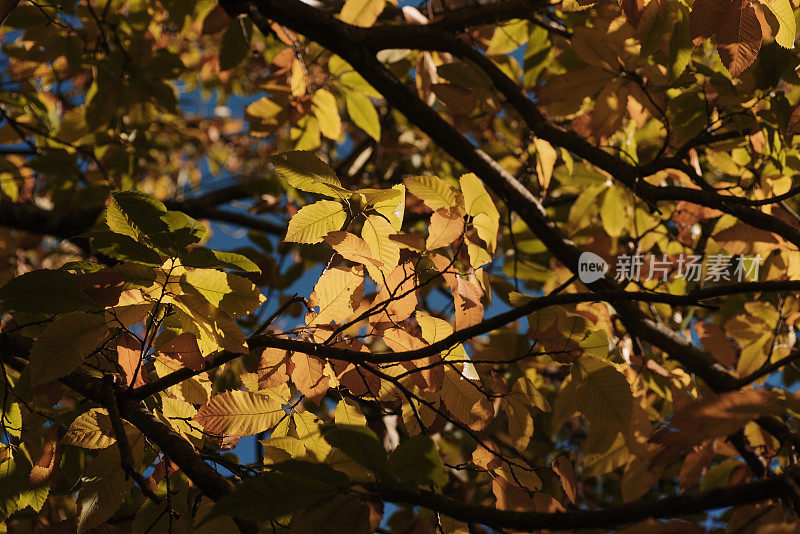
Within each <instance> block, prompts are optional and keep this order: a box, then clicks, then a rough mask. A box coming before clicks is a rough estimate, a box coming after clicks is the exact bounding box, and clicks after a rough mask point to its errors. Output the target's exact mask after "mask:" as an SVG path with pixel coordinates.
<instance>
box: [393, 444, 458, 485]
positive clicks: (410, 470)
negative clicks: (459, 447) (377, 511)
mask: <svg viewBox="0 0 800 534" xmlns="http://www.w3.org/2000/svg"><path fill="white" fill-rule="evenodd" d="M388 465H389V471H390V472H391V473H392V474H393V475H394V476H396V477H397V478H398V479H400V480H406V481H408V482H412V483H414V484H416V485H418V486H426V487H427V486H435V487H437V488H441V487H442V486H444V485H445V484H447V478H448V477H447V473H446V472H445V470H444V464H442V459H441V457H440V456H439V451H438V450H437V449H436V445H435V444H434V443H433V440H432V439H431V438H430V437H428V436H426V435H424V434H420V435H418V436H414V437H413V438H411V439H409V440H407V441H404V442H403V443H401V444H400V445H398V447H397V448H396V449H395V450H393V451H392V453H391V454H390V455H389V464H388Z"/></svg>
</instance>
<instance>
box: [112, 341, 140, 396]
mask: <svg viewBox="0 0 800 534" xmlns="http://www.w3.org/2000/svg"><path fill="white" fill-rule="evenodd" d="M141 357H142V345H141V344H140V343H139V342H138V341H137V340H136V339H135V338H133V337H131V336H127V335H126V336H121V337H120V338H119V339H118V340H117V363H119V366H120V367H121V368H122V372H123V373H124V374H125V383H126V384H128V385H129V386H130V385H131V382H132V381H133V375H134V374H136V381H135V383H134V384H133V387H139V386H141V385H143V384H144V383H145V379H144V369H143V368H142V367H141V366H140V364H139V362H140V360H141Z"/></svg>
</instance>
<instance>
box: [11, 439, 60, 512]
mask: <svg viewBox="0 0 800 534" xmlns="http://www.w3.org/2000/svg"><path fill="white" fill-rule="evenodd" d="M31 467H32V466H31V461H30V459H29V458H28V456H27V454H26V453H25V452H24V450H22V449H17V450H16V451H15V452H14V454H13V456H12V455H11V454H9V455H8V456H7V457H5V458H3V459H2V460H0V520H2V519H5V518H7V517H8V516H10V515H11V514H13V513H14V512H16V511H17V510H22V509H23V508H27V507H30V508H32V509H33V510H34V511H36V512H38V511H39V510H40V509H41V508H42V505H43V504H44V501H45V499H47V494H48V492H49V490H50V486H49V485H44V486H40V487H38V488H31V484H30V473H31Z"/></svg>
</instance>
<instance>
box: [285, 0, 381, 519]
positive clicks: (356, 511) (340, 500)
mask: <svg viewBox="0 0 800 534" xmlns="http://www.w3.org/2000/svg"><path fill="white" fill-rule="evenodd" d="M381 2H383V0H381ZM370 515H371V510H370V508H369V506H368V505H367V504H365V503H364V501H362V500H361V499H359V498H358V497H356V496H354V495H336V496H335V497H334V498H333V499H332V500H330V501H328V502H325V503H320V504H319V505H318V506H314V507H311V508H309V509H308V510H306V511H304V512H302V513H300V514H295V516H294V517H292V521H291V523H289V530H290V531H291V532H292V534H324V533H330V534H334V533H339V532H347V533H348V534H369V533H371V532H373V530H372V526H371V523H370Z"/></svg>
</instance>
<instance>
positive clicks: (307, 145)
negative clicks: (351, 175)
mask: <svg viewBox="0 0 800 534" xmlns="http://www.w3.org/2000/svg"><path fill="white" fill-rule="evenodd" d="M289 139H291V140H292V141H293V142H294V149H295V150H314V149H317V148H319V146H320V144H321V142H320V133H319V121H318V120H317V118H316V117H315V116H313V115H306V116H304V117H303V118H301V119H300V120H299V121H297V124H295V125H294V126H292V129H291V130H289ZM329 196H330V195H329Z"/></svg>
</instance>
